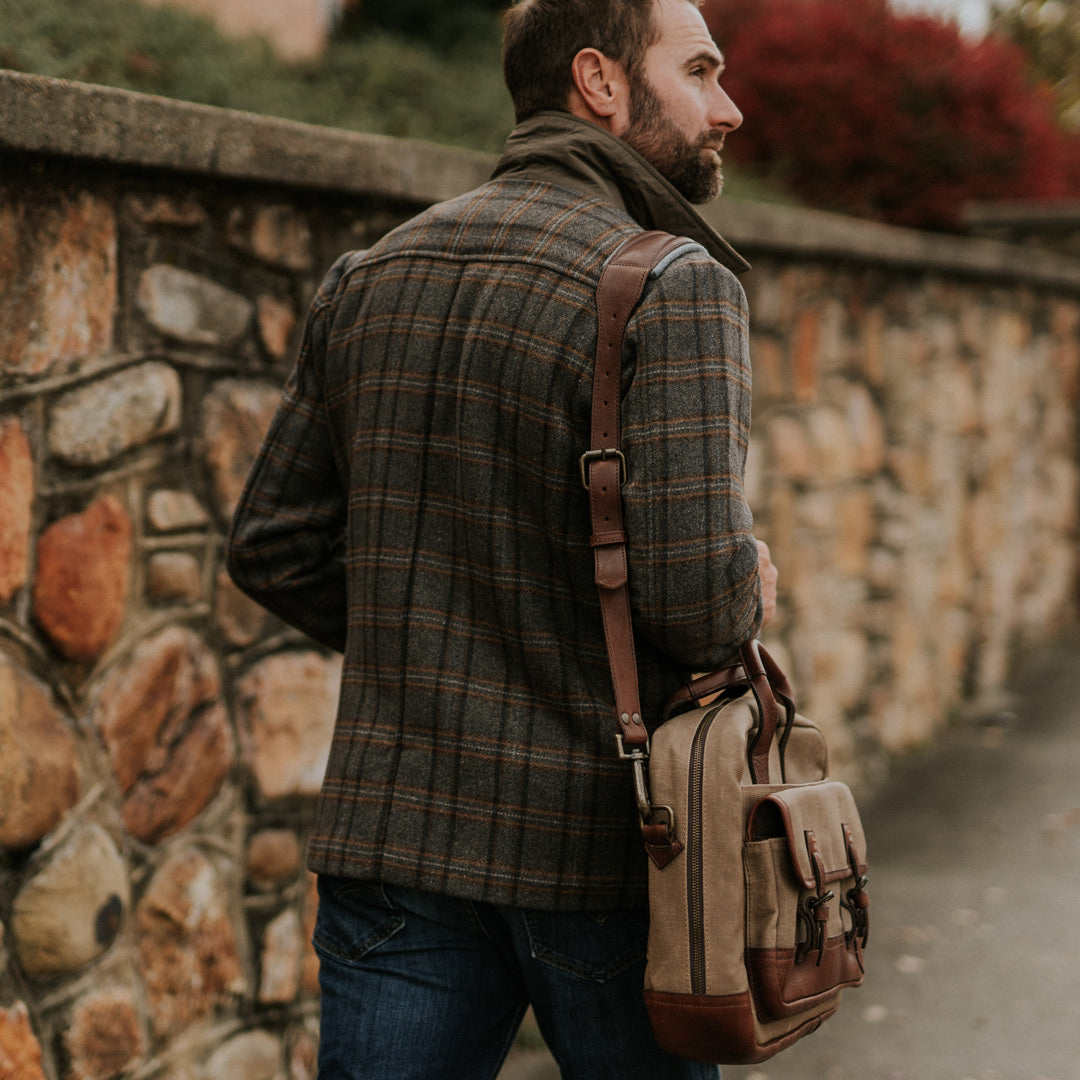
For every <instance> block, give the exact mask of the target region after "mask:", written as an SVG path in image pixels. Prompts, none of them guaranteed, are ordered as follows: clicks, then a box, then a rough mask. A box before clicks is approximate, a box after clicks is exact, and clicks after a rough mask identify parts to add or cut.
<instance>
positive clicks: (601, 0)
mask: <svg viewBox="0 0 1080 1080" xmlns="http://www.w3.org/2000/svg"><path fill="white" fill-rule="evenodd" d="M691 2H693V0H691ZM654 5H655V0H517V3H515V4H514V6H513V7H512V8H510V10H509V11H507V12H506V16H505V34H504V37H503V78H504V79H505V80H506V87H507V89H508V90H509V91H510V97H511V98H512V99H513V102H514V112H515V114H516V116H517V120H518V123H521V121H522V120H527V119H528V118H529V117H530V116H533V115H534V114H535V113H538V112H541V111H542V110H545V109H565V108H566V105H567V102H568V101H569V98H570V91H571V88H572V87H573V80H572V78H571V74H570V63H571V61H572V60H573V59H574V57H575V56H576V55H577V54H578V53H579V52H581V50H582V49H588V48H592V49H598V50H599V51H600V52H602V53H603V54H604V55H605V56H606V57H608V59H610V60H615V61H617V62H618V63H619V64H620V65H621V66H622V68H623V70H624V71H625V72H626V74H627V76H628V77H630V78H634V77H635V76H636V75H637V72H638V70H639V69H640V67H641V65H642V63H643V62H644V59H645V51H646V50H647V49H648V47H649V46H650V45H652V44H653V42H654V41H656V40H657V38H658V36H659V30H658V27H657V26H656V20H655V19H654V18H653V8H654Z"/></svg>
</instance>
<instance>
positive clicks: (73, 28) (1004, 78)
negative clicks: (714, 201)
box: [0, 0, 1080, 230]
mask: <svg viewBox="0 0 1080 1080" xmlns="http://www.w3.org/2000/svg"><path fill="white" fill-rule="evenodd" d="M506 3H507V0H453V2H450V3H448V2H447V0H351V2H350V3H349V4H348V6H347V7H346V9H345V11H344V14H343V17H342V18H341V20H340V22H339V24H338V26H337V27H336V29H335V32H334V34H333V36H332V38H331V40H330V42H329V45H328V47H327V49H326V51H325V53H324V55H323V56H322V57H320V58H319V59H318V60H312V61H304V62H291V63H289V62H285V61H283V60H281V59H280V58H278V57H276V56H275V54H274V53H273V51H272V50H271V49H270V47H269V45H268V44H267V43H265V42H264V41H262V40H260V39H257V38H245V39H242V40H237V39H230V38H227V37H225V36H223V35H222V34H221V33H219V32H218V31H217V30H216V29H215V27H214V24H213V23H212V22H211V21H210V20H209V19H207V18H203V17H200V16H198V15H194V14H192V13H190V12H187V11H184V10H182V9H181V8H175V7H168V6H165V7H157V6H154V7H147V6H143V5H142V4H140V3H139V0H0V67H7V68H13V69H16V70H20V71H26V72H33V73H36V74H43V75H52V76H56V77H60V78H66V79H75V80H79V81H84V82H92V83H100V84H104V85H109V86H118V87H123V88H127V89H131V90H138V91H142V92H146V93H153V94H160V95H164V96H167V97H175V98H181V99H184V100H188V101H195V102H201V103H205V104H210V105H219V106H223V107H226V108H233V109H242V110H247V111H251V112H258V113H265V114H271V115H277V116H284V117H288V118H290V119H295V120H302V121H305V122H308V123H316V124H324V125H329V126H333V127H340V128H346V129H352V130H359V131H368V132H374V133H380V134H388V135H395V136H400V137H404V138H411V139H426V140H432V141H437V142H444V143H451V144H455V145H459V146H465V147H471V148H474V149H478V150H484V151H488V152H497V151H498V150H499V149H500V147H501V146H502V142H503V140H504V138H505V136H506V134H507V132H508V131H509V130H510V128H511V126H512V124H513V113H512V110H511V107H510V103H509V100H508V98H507V95H506V91H505V89H504V87H503V84H502V77H501V72H500V65H499V39H500V30H501V27H500V11H501V10H502V9H503V8H504V7H505V6H506ZM991 4H992V9H991V12H992V17H991V34H990V35H988V36H987V37H986V38H985V39H978V40H976V39H972V38H969V37H965V36H964V35H962V34H961V33H960V31H959V29H958V28H957V26H956V25H955V24H953V23H951V22H948V21H943V20H941V19H935V18H932V17H929V16H924V15H910V14H903V15H902V14H899V13H897V12H894V11H893V10H892V9H891V8H890V7H889V5H888V0H704V11H705V14H706V18H707V19H708V21H709V24H710V27H711V29H712V30H713V33H714V35H715V36H716V38H717V40H718V41H719V42H720V43H721V45H722V47H723V48H724V51H725V53H726V55H727V59H728V74H727V75H726V85H727V88H728V89H729V91H730V92H731V94H732V96H733V97H734V98H735V100H736V101H737V102H738V104H739V106H740V108H742V110H743V112H744V114H745V116H746V122H745V124H744V126H743V128H742V129H741V130H740V131H739V132H738V133H737V135H735V136H733V137H732V138H731V139H730V141H729V143H728V153H727V154H726V157H727V160H728V168H727V174H728V186H727V191H728V193H729V194H731V195H734V196H736V197H744V198H759V199H761V198H764V199H778V200H781V201H796V202H802V203H805V204H808V205H812V206H819V207H823V208H826V209H830V210H836V211H840V212H844V213H850V214H858V215H862V216H866V217H869V218H874V219H878V220H884V221H889V222H893V223H896V224H902V225H910V226H914V227H919V228H931V229H944V230H952V229H957V228H959V227H960V222H961V212H962V207H963V205H964V203H965V202H967V201H969V200H972V199H1002V198H1022V199H1024V198H1077V199H1080V0H991Z"/></svg>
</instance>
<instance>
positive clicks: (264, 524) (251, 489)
mask: <svg viewBox="0 0 1080 1080" xmlns="http://www.w3.org/2000/svg"><path fill="white" fill-rule="evenodd" d="M341 268H342V262H340V261H339V263H338V264H336V265H335V267H334V268H333V269H332V270H331V271H330V273H329V275H328V276H327V278H326V280H325V281H324V283H323V286H322V289H320V292H319V295H318V296H317V297H316V299H315V301H314V303H313V304H312V307H311V311H310V314H309V316H308V321H307V324H306V326H305V330H304V337H303V341H302V343H301V347H300V353H299V357H298V359H297V363H296V366H295V367H294V369H293V371H292V373H291V374H290V376H289V378H288V380H287V382H286V384H285V387H284V390H283V391H282V396H281V401H280V403H279V404H278V408H277V411H276V413H275V414H274V418H273V420H272V421H271V423H270V427H269V429H268V430H267V433H266V435H265V437H264V439H263V442H262V445H261V447H260V448H259V451H258V454H257V456H256V458H255V462H254V464H253V466H252V468H251V472H250V473H249V475H248V479H247V483H246V485H245V487H244V491H243V494H242V495H241V497H240V502H239V504H238V505H237V508H236V511H235V513H234V515H233V520H232V527H231V529H230V533H229V538H228V543H227V549H226V565H227V567H228V571H229V575H230V576H231V577H232V579H233V581H234V582H235V583H236V585H237V586H238V587H239V588H240V589H242V590H243V591H244V592H245V593H247V594H248V595H249V596H251V597H252V598H253V599H255V600H257V601H258V602H259V603H260V604H262V605H263V607H265V608H266V609H267V610H268V611H271V612H273V613H274V614H275V615H277V616H278V617H280V618H281V619H284V620H285V622H287V623H289V624H290V625H291V626H295V627H297V628H298V629H300V630H302V631H304V633H306V634H308V635H310V636H311V637H312V638H314V639H315V640H316V641H318V642H320V643H322V644H323V645H327V646H329V647H330V648H333V649H337V650H338V651H344V648H345V634H346V615H347V597H346V583H345V563H344V559H343V550H344V536H345V524H346V508H347V502H346V496H345V491H344V486H343V484H342V480H341V477H340V474H339V470H338V468H337V464H336V462H335V457H334V451H333V440H332V437H331V431H330V426H329V423H328V420H327V414H326V408H325V402H324V397H323V387H322V382H321V378H320V374H319V372H320V363H321V358H322V357H323V356H324V355H325V347H326V339H327V332H328V328H327V322H328V318H329V310H328V309H329V304H330V299H331V297H332V294H333V292H334V290H335V288H336V285H337V281H338V280H339V279H340V275H341Z"/></svg>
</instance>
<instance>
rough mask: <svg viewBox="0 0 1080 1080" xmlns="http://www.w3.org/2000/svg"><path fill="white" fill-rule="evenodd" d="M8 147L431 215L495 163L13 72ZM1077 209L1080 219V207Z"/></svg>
mask: <svg viewBox="0 0 1080 1080" xmlns="http://www.w3.org/2000/svg"><path fill="white" fill-rule="evenodd" d="M0 149H8V150H13V151H22V152H24V153H30V154H42V155H51V156H54V157H67V158H72V159H76V160H93V161H100V162H105V163H112V164H115V165H120V166H129V167H130V166H134V167H141V168H159V169H172V170H176V171H180V172H194V173H201V174H208V175H213V176H220V177H226V178H230V179H236V180H248V181H257V182H264V183H271V184H279V185H285V186H287V187H292V188H301V189H304V188H306V189H316V190H320V191H332V192H336V193H339V194H341V195H342V196H356V195H374V196H381V197H384V198H392V199H398V200H401V201H402V202H405V203H412V204H415V205H421V206H423V205H428V204H430V203H433V202H438V201H440V200H442V199H448V198H452V197H454V196H455V195H459V194H461V193H462V192H464V191H468V190H470V189H471V188H473V187H476V186H477V185H479V184H481V183H483V182H484V181H485V180H486V179H487V178H488V176H489V175H490V173H491V170H492V168H493V167H494V163H495V158H494V157H493V156H492V155H490V154H484V153H480V152H478V151H471V150H462V149H459V148H456V147H450V146H443V145H439V144H435V143H424V142H420V141H417V140H405V139H396V138H392V137H390V136H387V135H370V134H364V133H360V132H352V131H344V130H340V129H337V128H328V127H319V126H316V125H312V124H302V123H298V122H297V121H293V120H283V119H280V118H277V117H270V116H260V115H254V114H251V113H242V112H235V111H232V110H229V109H221V108H217V107H214V106H210V105H197V104H193V103H191V102H184V101H175V100H172V99H170V98H161V97H154V96H151V95H148V94H139V93H135V92H133V91H130V90H118V89H115V88H111V87H103V86H93V85H89V84H85V83H75V82H67V81H65V80H62V79H53V78H48V77H46V76H42V75H27V74H23V73H21V72H13V71H3V70H0ZM1071 206H1072V207H1073V213H1074V214H1076V213H1080V203H1073V204H1071ZM703 209H704V212H705V215H706V216H707V217H708V218H710V220H711V221H712V222H713V223H714V224H715V225H716V227H717V228H718V229H719V230H720V231H721V232H722V233H723V234H724V235H725V236H726V237H727V238H728V239H729V240H730V241H731V242H732V243H733V244H734V245H735V246H736V247H738V248H740V249H743V250H745V251H746V252H747V253H748V254H749V255H751V256H753V255H754V253H756V252H760V253H779V254H784V255H787V256H794V257H799V256H805V257H807V258H821V257H825V258H835V259H836V260H837V261H838V262H846V263H851V262H855V263H869V264H876V265H891V266H903V267H907V268H910V269H912V270H913V271H924V272H934V271H944V272H949V273H953V274H960V275H968V276H973V277H979V278H987V277H990V278H999V279H1011V280H1023V281H1030V282H1032V283H1034V284H1039V285H1044V286H1049V287H1052V288H1056V289H1060V290H1064V291H1066V292H1076V291H1080V260H1078V259H1074V258H1070V257H1069V256H1066V255H1058V254H1053V253H1049V252H1040V253H1039V254H1038V256H1037V257H1034V256H1033V255H1032V253H1031V250H1030V249H1026V248H1022V247H1020V246H1018V245H1015V244H1009V243H1004V242H1001V241H997V240H989V239H980V238H970V237H959V236H949V235H943V234H938V233H929V232H919V231H916V230H914V229H899V228H896V227H894V226H889V225H882V224H878V223H875V222H870V221H862V220H859V219H856V218H849V217H845V216H843V215H841V214H831V213H825V212H823V211H818V210H807V209H804V208H800V207H790V206H780V205H775V204H771V203H757V202H749V201H744V200H737V199H730V198H723V199H720V200H719V201H717V202H716V203H713V204H712V205H711V206H709V207H707V208H703ZM1058 209H1059V211H1060V209H1061V208H1060V207H1058ZM1059 220H1060V218H1059Z"/></svg>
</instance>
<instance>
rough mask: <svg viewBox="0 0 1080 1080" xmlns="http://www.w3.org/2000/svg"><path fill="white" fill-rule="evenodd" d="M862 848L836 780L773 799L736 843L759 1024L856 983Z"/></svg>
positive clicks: (862, 939) (862, 941) (862, 925)
mask: <svg viewBox="0 0 1080 1080" xmlns="http://www.w3.org/2000/svg"><path fill="white" fill-rule="evenodd" d="M865 853H866V841H865V838H864V836H863V831H862V824H861V822H860V821H859V819H858V811H857V810H856V809H855V803H854V799H852V797H851V793H850V791H849V790H848V789H847V787H846V786H845V785H843V784H840V783H838V782H836V781H831V782H826V783H822V784H809V785H805V786H802V787H794V788H788V789H784V790H782V791H779V792H775V793H773V794H771V795H769V796H768V797H766V798H764V799H762V800H761V801H760V802H758V803H757V804H756V805H755V806H754V808H753V810H752V811H751V813H750V816H749V820H748V823H747V831H746V840H745V843H744V845H743V873H744V875H745V879H746V904H747V912H746V935H747V940H746V967H747V977H748V981H749V984H750V990H751V993H752V994H753V996H754V1002H755V1006H756V1008H757V1011H758V1016H759V1018H760V1019H762V1020H765V1021H768V1020H781V1019H785V1018H787V1017H790V1016H793V1015H794V1014H796V1013H798V1012H801V1011H803V1010H805V1009H807V1008H812V1007H813V1006H815V1005H817V1004H819V1003H821V1002H823V1001H825V1000H827V999H828V998H830V997H832V996H833V995H835V994H836V993H837V992H838V991H839V990H841V989H843V988H844V987H847V986H858V985H859V984H860V983H861V982H862V980H863V958H862V950H863V948H864V947H865V945H866V941H867V938H868V934H869V923H868V918H867V915H868V905H869V899H868V897H867V893H866V854H865Z"/></svg>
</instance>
